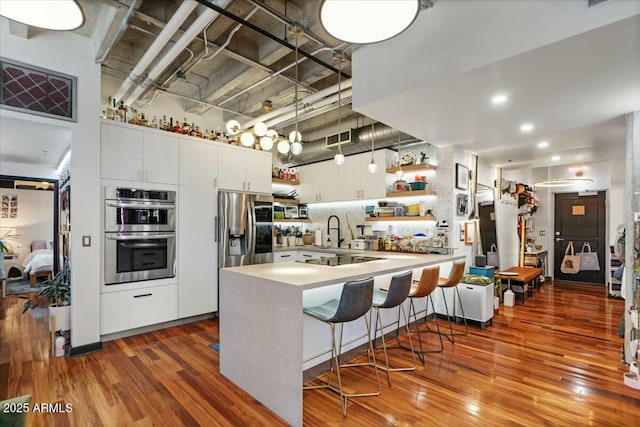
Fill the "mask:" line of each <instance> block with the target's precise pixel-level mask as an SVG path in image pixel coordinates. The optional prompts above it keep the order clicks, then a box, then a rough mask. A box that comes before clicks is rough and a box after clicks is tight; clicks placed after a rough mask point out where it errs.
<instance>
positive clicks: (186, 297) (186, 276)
mask: <svg viewBox="0 0 640 427" xmlns="http://www.w3.org/2000/svg"><path fill="white" fill-rule="evenodd" d="M217 200H218V193H217V192H216V191H215V190H213V189H209V190H205V189H202V188H198V187H188V186H180V191H179V193H178V279H179V284H178V317H180V318H184V317H189V316H196V315H198V314H204V313H211V312H214V311H217V310H218V242H217V241H216V234H215V221H216V218H215V217H216V215H217V209H218V202H217Z"/></svg>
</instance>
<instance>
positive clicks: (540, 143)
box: [538, 141, 549, 148]
mask: <svg viewBox="0 0 640 427" xmlns="http://www.w3.org/2000/svg"><path fill="white" fill-rule="evenodd" d="M548 146H549V143H548V142H547V141H540V142H538V148H547V147H548Z"/></svg>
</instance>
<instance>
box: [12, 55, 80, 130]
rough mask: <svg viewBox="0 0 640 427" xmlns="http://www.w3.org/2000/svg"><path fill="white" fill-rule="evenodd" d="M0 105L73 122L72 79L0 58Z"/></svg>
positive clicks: (74, 108)
mask: <svg viewBox="0 0 640 427" xmlns="http://www.w3.org/2000/svg"><path fill="white" fill-rule="evenodd" d="M0 67H1V74H0V87H1V88H2V90H1V91H0V106H1V107H2V108H6V109H9V110H15V111H20V112H24V113H31V114H38V115H41V116H47V117H51V118H55V119H61V120H68V121H74V122H75V121H76V106H75V104H76V103H75V100H76V78H75V77H73V76H68V75H66V74H61V73H58V72H54V71H51V70H46V69H44V68H40V67H35V66H33V65H28V64H22V63H20V62H16V61H12V60H7V59H5V58H0Z"/></svg>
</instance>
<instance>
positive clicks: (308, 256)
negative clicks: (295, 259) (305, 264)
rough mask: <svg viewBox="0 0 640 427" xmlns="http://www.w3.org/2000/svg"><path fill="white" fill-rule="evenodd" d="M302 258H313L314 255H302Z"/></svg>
mask: <svg viewBox="0 0 640 427" xmlns="http://www.w3.org/2000/svg"><path fill="white" fill-rule="evenodd" d="M302 256H303V257H307V258H311V257H312V255H309V254H302Z"/></svg>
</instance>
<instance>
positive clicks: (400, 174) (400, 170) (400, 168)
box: [395, 131, 404, 179]
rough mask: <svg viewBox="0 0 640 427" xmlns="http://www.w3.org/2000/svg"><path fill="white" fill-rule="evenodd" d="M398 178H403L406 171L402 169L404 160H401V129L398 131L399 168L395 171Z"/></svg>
mask: <svg viewBox="0 0 640 427" xmlns="http://www.w3.org/2000/svg"><path fill="white" fill-rule="evenodd" d="M395 175H396V178H397V179H402V177H403V176H404V171H403V170H402V162H401V161H400V131H398V170H397V171H396V173H395Z"/></svg>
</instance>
